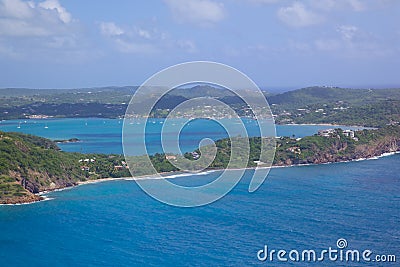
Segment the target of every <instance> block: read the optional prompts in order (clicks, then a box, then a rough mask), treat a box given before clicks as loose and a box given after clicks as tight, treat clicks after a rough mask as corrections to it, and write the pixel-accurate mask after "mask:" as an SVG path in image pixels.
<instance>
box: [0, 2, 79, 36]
mask: <svg viewBox="0 0 400 267" xmlns="http://www.w3.org/2000/svg"><path fill="white" fill-rule="evenodd" d="M71 22H72V16H71V14H70V13H68V12H67V11H66V9H65V8H64V7H62V6H61V5H60V3H59V2H58V1H57V0H46V1H44V2H41V3H39V4H38V5H36V4H35V3H34V2H27V1H21V0H0V36H20V37H29V36H31V37H33V36H38V37H40V36H51V35H57V34H65V32H66V31H68V27H69V25H70V24H71Z"/></svg>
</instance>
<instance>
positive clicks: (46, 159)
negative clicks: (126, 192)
mask: <svg viewBox="0 0 400 267" xmlns="http://www.w3.org/2000/svg"><path fill="white" fill-rule="evenodd" d="M85 158H96V161H95V162H93V163H82V162H79V160H80V159H85ZM122 160H123V157H122V156H120V155H101V154H92V155H83V154H79V153H67V152H62V151H60V150H59V149H58V147H57V145H56V144H55V143H54V142H52V141H50V140H48V139H45V138H41V137H36V136H32V135H25V134H19V133H4V132H0V177H1V179H0V203H2V202H3V203H6V202H7V201H9V200H10V199H13V198H17V199H18V198H19V197H21V196H22V195H21V194H23V195H25V196H31V197H32V198H33V194H32V193H38V192H39V191H44V190H51V189H56V188H64V187H67V186H72V185H74V184H76V182H78V181H84V180H87V179H97V178H106V177H121V176H127V175H129V172H128V171H127V170H121V171H119V170H115V169H114V166H115V165H121V161H122ZM82 165H87V166H88V167H89V168H90V171H83V170H81V166H82ZM17 202H21V201H17ZM22 202H23V201H22Z"/></svg>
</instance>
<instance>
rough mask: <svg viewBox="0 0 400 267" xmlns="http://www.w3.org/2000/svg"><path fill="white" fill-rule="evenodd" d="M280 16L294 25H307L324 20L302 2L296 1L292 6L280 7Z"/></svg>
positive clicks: (288, 23)
mask: <svg viewBox="0 0 400 267" xmlns="http://www.w3.org/2000/svg"><path fill="white" fill-rule="evenodd" d="M278 18H279V19H280V20H281V21H283V22H284V23H285V24H287V25H289V26H292V27H305V26H310V25H314V24H317V23H319V22H321V21H322V17H321V16H319V15H317V14H316V13H314V12H312V11H311V10H308V9H307V8H306V7H305V6H304V5H303V4H302V3H300V2H294V3H293V4H292V5H291V6H288V7H282V8H280V9H279V10H278Z"/></svg>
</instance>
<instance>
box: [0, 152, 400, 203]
mask: <svg viewBox="0 0 400 267" xmlns="http://www.w3.org/2000/svg"><path fill="white" fill-rule="evenodd" d="M399 153H400V149H398V150H397V151H388V152H383V153H381V154H377V155H373V156H370V157H366V158H363V157H360V158H353V159H348V160H341V161H325V162H323V161H321V162H318V163H302V164H287V165H273V166H272V167H271V168H284V167H301V166H310V165H322V164H333V163H346V162H354V161H362V160H370V159H377V158H380V157H384V156H391V155H395V154H399ZM245 169H246V170H251V169H255V168H254V167H250V168H245ZM218 170H223V169H209V170H206V171H218ZM177 173H178V172H171V173H168V174H169V175H176V174H177ZM164 174H167V173H164ZM151 177H152V176H151V175H146V176H143V177H135V178H133V177H123V178H101V179H97V180H88V181H80V182H77V183H74V184H69V185H68V186H65V187H60V188H54V189H50V190H47V191H44V192H40V193H38V194H32V195H27V196H22V197H18V198H13V199H6V200H3V201H1V202H0V206H1V205H22V204H33V203H37V202H40V201H44V200H46V199H47V198H46V197H43V195H44V194H46V193H49V192H53V191H60V190H65V189H69V188H73V187H76V186H80V185H86V184H95V183H102V182H110V181H121V180H135V179H145V178H147V179H151ZM166 178H168V176H167V177H166Z"/></svg>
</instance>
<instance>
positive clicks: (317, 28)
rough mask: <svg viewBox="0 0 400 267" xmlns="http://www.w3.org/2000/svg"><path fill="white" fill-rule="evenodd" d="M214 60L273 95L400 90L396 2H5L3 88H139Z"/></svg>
mask: <svg viewBox="0 0 400 267" xmlns="http://www.w3.org/2000/svg"><path fill="white" fill-rule="evenodd" d="M197 60H201V61H204V60H206V61H215V62H220V63H224V64H227V65H230V66H232V67H234V68H237V69H238V70H240V71H242V72H244V73H245V74H247V75H248V76H249V77H250V78H251V79H252V80H254V82H256V84H257V85H258V86H260V87H262V88H265V89H273V88H293V89H295V88H301V87H306V86H312V85H326V86H340V87H354V88H361V87H363V88H369V87H374V88H379V87H395V86H397V87H400V75H399V69H400V68H399V66H400V1H397V0H304V1H295V0H226V1H222V0H146V1H132V0H115V1H106V0H96V1H95V0H85V1H73V0H37V1H25V0H0V87H2V88H4V87H26V88H83V87H100V86H111V85H114V86H124V85H140V84H142V83H143V82H144V81H145V80H146V79H148V78H149V77H150V76H152V75H153V74H155V73H156V72H158V71H160V70H162V69H164V68H166V67H169V66H171V65H174V64H178V63H182V62H187V61H197Z"/></svg>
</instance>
